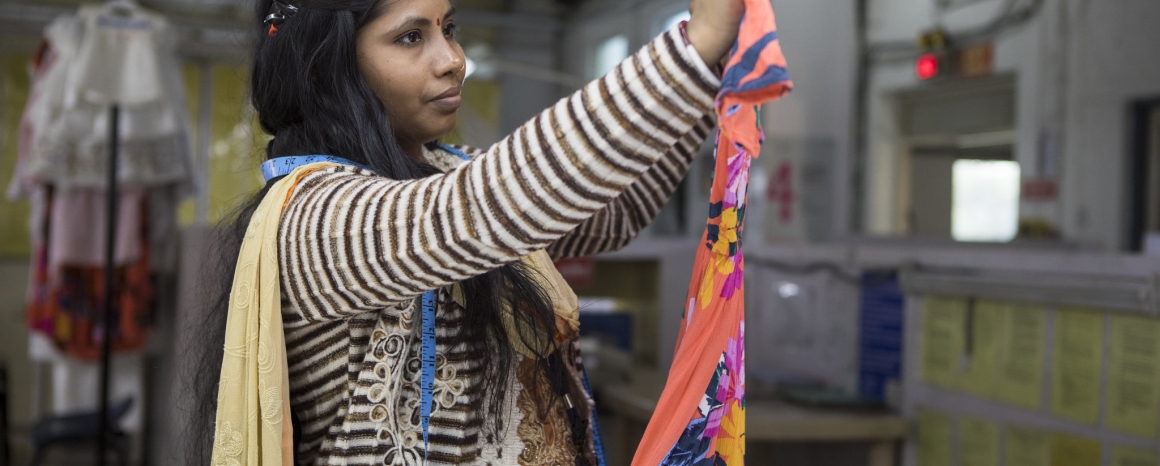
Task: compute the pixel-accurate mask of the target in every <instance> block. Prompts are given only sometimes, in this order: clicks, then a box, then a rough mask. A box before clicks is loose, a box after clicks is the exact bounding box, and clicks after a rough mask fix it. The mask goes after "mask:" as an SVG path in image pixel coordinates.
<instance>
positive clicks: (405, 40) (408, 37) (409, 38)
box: [397, 31, 423, 45]
mask: <svg viewBox="0 0 1160 466" xmlns="http://www.w3.org/2000/svg"><path fill="white" fill-rule="evenodd" d="M422 39H423V36H422V35H420V34H419V31H411V32H408V33H406V34H403V36H402V37H400V38H399V40H398V41H397V42H398V43H400V44H403V45H411V44H416V43H418V42H419V41H420V40H422Z"/></svg>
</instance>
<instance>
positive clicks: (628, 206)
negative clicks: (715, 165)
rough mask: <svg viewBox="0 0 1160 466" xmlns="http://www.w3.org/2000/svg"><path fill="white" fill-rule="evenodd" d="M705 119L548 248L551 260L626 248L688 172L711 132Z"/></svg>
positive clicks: (708, 118) (710, 124) (708, 119)
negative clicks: (605, 204) (593, 213)
mask: <svg viewBox="0 0 1160 466" xmlns="http://www.w3.org/2000/svg"><path fill="white" fill-rule="evenodd" d="M715 124H716V122H715V121H714V118H713V115H712V114H710V115H706V116H705V117H704V118H702V119H701V121H700V122H698V123H697V125H696V126H694V127H693V129H692V130H691V131H689V132H687V133H685V135H684V136H682V137H681V138H680V139H679V140H678V141H677V143H676V144H674V145H673V147H672V148H670V149H669V151H668V152H667V153H666V154H665V156H664V157H661V159H660V160H658V161H657V162H656V164H654V165H653V166H652V168H650V169H649V170H648V171H646V172H645V173H644V175H641V177H640V179H639V180H637V182H636V183H633V184H632V185H631V186H629V187H628V189H626V190H624V192H623V193H621V195H620V196H617V197H616V199H613V200H612V202H610V203H608V205H607V206H605V207H604V208H603V209H601V210H600V211H599V212H597V213H596V214H595V215H593V216H592V217H591V218H589V219H588V220H585V221H584V223H581V224H580V226H577V227H576V228H575V229H573V230H572V231H570V232H568V234H566V235H564V237H563V238H560V239H559V240H557V241H556V242H554V243H552V244H551V245H550V246H548V254H549V255H551V256H552V259H554V260H560V259H567V258H570V257H582V256H590V255H593V254H600V253H605V252H612V251H616V250H618V249H621V248H623V247H625V246H627V245H628V243H629V242H631V241H632V240H633V238H636V235H637V234H639V233H640V231H641V230H643V229H644V227H647V226H648V225H649V224H650V223H652V221H653V219H655V218H656V216H657V214H658V213H660V211H661V207H664V205H665V203H666V202H668V200H669V198H670V197H672V196H673V193H675V192H676V191H677V187H678V186H680V184H681V180H683V179H684V178H685V174H686V173H688V171H689V166H690V165H692V163H693V159H694V158H695V157H696V155H697V150H698V149H699V148H700V147H701V143H702V142H704V141H705V138H706V137H707V136H708V135H709V133H710V132H711V131H712V130H713V127H714V125H715Z"/></svg>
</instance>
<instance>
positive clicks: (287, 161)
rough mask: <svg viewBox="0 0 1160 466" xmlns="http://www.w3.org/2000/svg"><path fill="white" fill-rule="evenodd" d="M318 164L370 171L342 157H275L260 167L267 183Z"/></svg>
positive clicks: (364, 166)
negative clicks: (325, 163)
mask: <svg viewBox="0 0 1160 466" xmlns="http://www.w3.org/2000/svg"><path fill="white" fill-rule="evenodd" d="M318 162H331V163H341V164H343V165H350V166H352V167H358V168H361V169H363V170H370V168H368V167H367V166H366V165H363V164H361V163H356V162H351V161H350V160H347V159H344V158H342V157H335V156H333V155H290V156H286V157H275V158H272V159H270V160H267V161H265V162H262V165H261V166H260V167H259V168H261V169H262V178H264V179H265V180H266V181H270V180H271V179H274V178H277V177H279V176H286V175H289V174H290V172H292V171H294V169H295V168H298V167H301V166H303V165H310V164H312V163H318Z"/></svg>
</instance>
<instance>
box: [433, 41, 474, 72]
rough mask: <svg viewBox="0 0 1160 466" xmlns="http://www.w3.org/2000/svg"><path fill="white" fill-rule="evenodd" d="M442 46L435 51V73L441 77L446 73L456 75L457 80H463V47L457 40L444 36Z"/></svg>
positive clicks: (464, 61)
mask: <svg viewBox="0 0 1160 466" xmlns="http://www.w3.org/2000/svg"><path fill="white" fill-rule="evenodd" d="M442 43H443V47H441V49H440V50H439V51H438V52H436V53H437V54H438V58H437V61H436V69H435V72H436V75H438V76H440V77H443V76H447V75H452V76H458V77H459V80H460V81H462V80H463V74H464V73H465V72H466V70H467V68H466V66H467V61H466V58H465V57H464V56H463V48H462V47H460V46H459V44H458V43H457V42H455V41H454V40H452V39H448V38H446V37H444V38H443V41H442Z"/></svg>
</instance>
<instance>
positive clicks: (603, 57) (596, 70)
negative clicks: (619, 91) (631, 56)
mask: <svg viewBox="0 0 1160 466" xmlns="http://www.w3.org/2000/svg"><path fill="white" fill-rule="evenodd" d="M625 58H628V37H626V36H625V35H624V34H617V35H615V36H612V37H609V38H607V39H604V41H602V42H600V43H599V44H597V45H596V54H595V56H594V57H593V60H592V77H594V78H596V77H600V76H604V74H605V73H608V72H609V71H612V69H613V68H615V67H616V65H618V64H620V62H621V61H624V59H625Z"/></svg>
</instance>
